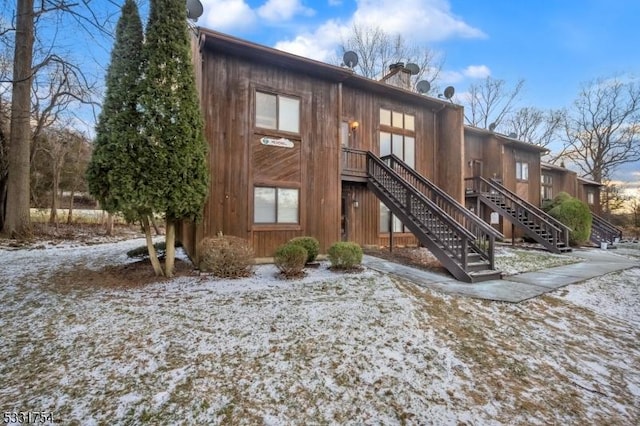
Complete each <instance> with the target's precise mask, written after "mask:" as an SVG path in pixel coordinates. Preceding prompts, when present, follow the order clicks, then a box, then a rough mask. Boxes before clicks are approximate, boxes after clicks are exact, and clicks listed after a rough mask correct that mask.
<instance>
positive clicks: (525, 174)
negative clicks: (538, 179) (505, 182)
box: [516, 161, 529, 180]
mask: <svg viewBox="0 0 640 426" xmlns="http://www.w3.org/2000/svg"><path fill="white" fill-rule="evenodd" d="M516 179H517V180H529V163H526V162H524V161H516Z"/></svg>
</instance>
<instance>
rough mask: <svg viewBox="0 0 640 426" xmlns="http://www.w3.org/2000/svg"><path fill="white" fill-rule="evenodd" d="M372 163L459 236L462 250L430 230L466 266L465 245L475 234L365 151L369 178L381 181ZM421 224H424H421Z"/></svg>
mask: <svg viewBox="0 0 640 426" xmlns="http://www.w3.org/2000/svg"><path fill="white" fill-rule="evenodd" d="M372 163H373V164H375V166H377V167H378V168H380V169H382V170H383V171H384V172H385V173H386V174H387V176H389V177H391V178H392V179H393V180H394V181H395V182H397V183H398V184H400V185H401V186H402V187H403V188H404V189H405V190H406V191H407V193H409V194H411V195H412V196H413V197H415V198H416V200H418V202H420V203H422V204H423V205H425V206H426V207H427V208H428V209H429V210H430V211H431V212H432V213H433V214H434V215H435V216H436V217H437V218H438V219H439V220H440V221H441V222H444V223H445V224H447V225H448V227H449V228H450V230H451V231H452V232H454V233H455V234H456V235H457V236H458V237H459V238H460V240H461V248H462V250H454V249H453V248H452V247H451V246H450V245H449V244H447V242H446V241H445V240H443V239H441V238H439V237H438V236H437V234H435V233H434V232H433V230H431V233H432V234H434V235H435V236H436V239H437V241H438V242H439V243H440V244H442V246H443V247H444V248H445V249H446V250H447V251H448V252H449V253H451V254H453V255H454V256H456V257H458V258H459V259H460V261H461V262H462V265H463V268H466V266H467V252H466V250H465V247H466V244H467V242H468V240H471V241H474V240H475V239H476V236H475V235H473V234H472V233H471V232H469V231H468V230H467V229H466V228H464V227H463V226H461V225H460V224H459V223H458V222H456V221H455V220H453V219H452V218H451V217H449V216H448V215H447V214H446V213H445V212H444V211H443V210H442V209H441V208H440V207H438V205H437V204H435V203H434V202H433V201H431V200H429V199H428V198H427V197H425V196H424V195H423V194H421V193H420V192H418V191H417V190H416V189H415V188H414V187H413V186H412V185H410V184H408V183H407V182H405V181H404V180H403V179H402V178H397V177H396V176H394V175H395V174H396V173H395V172H394V171H393V170H392V169H391V168H390V167H389V166H388V165H387V164H386V163H385V162H383V161H382V160H380V158H378V157H377V156H376V155H375V154H373V153H372V152H367V173H368V175H369V177H370V179H373V180H375V181H377V182H379V183H382V182H380V180H379V179H378V178H377V177H376V175H375V174H374V173H373V172H372V168H373V167H372V166H371V164H372ZM394 198H395V195H394ZM396 200H397V198H396ZM398 201H400V200H398ZM407 215H408V216H413V217H416V216H415V215H414V214H413V213H411V210H408V211H407ZM422 225H424V224H422ZM458 251H459V252H458Z"/></svg>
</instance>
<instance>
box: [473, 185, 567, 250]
mask: <svg viewBox="0 0 640 426" xmlns="http://www.w3.org/2000/svg"><path fill="white" fill-rule="evenodd" d="M481 179H483V180H485V181H486V179H484V178H482V177H481ZM491 182H492V183H494V184H495V185H496V186H497V187H498V188H500V189H502V191H504V192H507V193H508V194H509V195H511V196H512V197H513V198H515V199H517V200H519V201H520V203H521V204H523V205H524V206H525V207H527V208H529V210H532V211H533V212H534V213H535V214H536V215H537V216H539V217H540V218H542V219H545V220H546V221H547V222H550V223H551V224H552V225H554V226H555V227H556V228H557V229H558V230H559V231H564V232H566V233H567V239H568V235H569V232H571V231H572V229H571V228H570V227H568V226H567V225H565V224H564V223H562V222H560V221H559V220H558V219H556V218H555V217H553V216H551V215H550V214H549V213H547V212H545V211H544V210H542V209H541V208H540V207H538V206H535V205H534V204H531V203H530V202H529V201H527V200H525V199H524V198H522V197H521V196H519V195H518V194H516V193H515V192H513V191H511V190H510V189H509V188H507V187H506V186H504V185H503V184H501V183H500V182H498V181H496V180H495V179H491Z"/></svg>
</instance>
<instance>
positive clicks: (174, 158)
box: [140, 0, 209, 276]
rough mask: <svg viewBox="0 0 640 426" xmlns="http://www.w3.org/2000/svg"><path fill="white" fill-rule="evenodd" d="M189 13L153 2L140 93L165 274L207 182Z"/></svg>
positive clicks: (162, 0)
mask: <svg viewBox="0 0 640 426" xmlns="http://www.w3.org/2000/svg"><path fill="white" fill-rule="evenodd" d="M186 16H187V9H186V2H185V1H184V0H152V1H151V10H150V14H149V22H148V24H147V32H146V41H145V45H144V72H143V75H144V77H143V82H142V85H141V90H142V93H141V97H140V106H141V112H142V117H143V123H144V124H143V129H142V130H143V131H142V136H143V138H144V143H145V144H146V145H147V146H148V148H149V149H147V150H146V154H148V155H145V156H142V157H141V160H142V161H144V162H145V166H146V169H145V170H146V172H147V174H146V177H147V182H146V183H147V184H148V185H149V189H153V190H152V191H149V193H151V194H153V196H154V203H153V210H154V211H162V212H164V213H165V218H166V246H167V252H166V264H165V273H166V275H167V276H172V274H173V267H174V256H175V252H174V249H173V248H174V243H175V225H176V222H177V221H178V220H182V219H189V220H197V219H199V218H200V216H201V214H202V207H203V205H204V201H205V198H206V195H207V192H208V183H209V179H208V171H207V166H206V151H207V146H206V142H205V139H204V131H203V123H202V116H201V112H200V107H199V101H198V96H197V92H196V87H195V78H194V72H193V64H192V62H191V48H190V40H189V34H188V27H187V21H186ZM147 231H148V230H147ZM148 232H150V231H148Z"/></svg>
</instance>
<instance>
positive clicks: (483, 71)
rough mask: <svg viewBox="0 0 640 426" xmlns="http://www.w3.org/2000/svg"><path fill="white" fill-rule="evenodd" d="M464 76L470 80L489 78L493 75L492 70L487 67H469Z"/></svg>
mask: <svg viewBox="0 0 640 426" xmlns="http://www.w3.org/2000/svg"><path fill="white" fill-rule="evenodd" d="M463 74H464V75H465V77H469V78H487V77H489V76H490V75H491V70H490V69H489V67H488V66H486V65H469V66H468V67H467V68H465V69H464V71H463Z"/></svg>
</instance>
